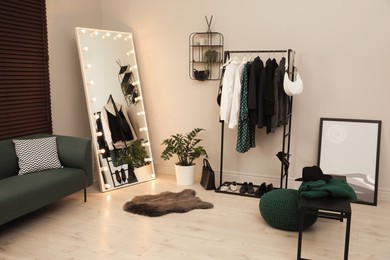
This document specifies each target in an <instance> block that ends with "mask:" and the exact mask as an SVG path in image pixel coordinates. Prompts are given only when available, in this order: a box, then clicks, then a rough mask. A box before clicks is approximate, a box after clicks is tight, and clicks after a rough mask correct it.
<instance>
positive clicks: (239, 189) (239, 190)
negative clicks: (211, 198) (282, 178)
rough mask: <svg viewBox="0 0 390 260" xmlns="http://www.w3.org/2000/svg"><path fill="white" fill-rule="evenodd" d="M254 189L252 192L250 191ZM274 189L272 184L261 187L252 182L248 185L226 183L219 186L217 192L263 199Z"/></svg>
mask: <svg viewBox="0 0 390 260" xmlns="http://www.w3.org/2000/svg"><path fill="white" fill-rule="evenodd" d="M251 189H252V192H251V191H250V190H251ZM273 189H274V186H273V184H272V183H269V184H268V185H267V184H266V183H265V182H263V183H262V184H261V185H255V184H253V183H251V182H249V183H247V182H244V183H237V182H235V181H233V182H228V181H226V182H224V183H223V184H222V185H221V186H219V187H218V188H217V189H216V190H215V192H218V193H224V194H230V195H238V196H245V197H251V198H258V199H259V198H261V197H262V196H263V195H264V194H265V193H267V192H269V191H271V190H273Z"/></svg>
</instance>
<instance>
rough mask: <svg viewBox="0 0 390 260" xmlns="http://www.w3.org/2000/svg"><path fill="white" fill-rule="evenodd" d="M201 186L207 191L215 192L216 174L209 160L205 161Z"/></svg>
mask: <svg viewBox="0 0 390 260" xmlns="http://www.w3.org/2000/svg"><path fill="white" fill-rule="evenodd" d="M200 184H201V185H202V186H203V188H204V189H205V190H215V174H214V171H213V169H212V168H211V166H210V163H209V161H208V160H207V159H203V167H202V178H201V179H200Z"/></svg>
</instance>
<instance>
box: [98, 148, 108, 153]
mask: <svg viewBox="0 0 390 260" xmlns="http://www.w3.org/2000/svg"><path fill="white" fill-rule="evenodd" d="M98 152H99V153H100V154H102V153H105V152H106V150H105V149H100V150H98Z"/></svg>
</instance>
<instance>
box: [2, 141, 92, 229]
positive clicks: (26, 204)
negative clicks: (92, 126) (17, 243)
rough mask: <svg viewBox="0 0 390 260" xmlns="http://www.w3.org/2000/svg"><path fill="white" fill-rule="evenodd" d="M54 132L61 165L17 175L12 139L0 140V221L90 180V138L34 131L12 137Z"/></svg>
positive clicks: (52, 200)
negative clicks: (33, 132) (34, 132)
mask: <svg viewBox="0 0 390 260" xmlns="http://www.w3.org/2000/svg"><path fill="white" fill-rule="evenodd" d="M51 136H56V142H57V151H58V158H59V160H60V162H61V165H62V166H63V167H62V168H58V169H49V170H43V171H38V172H32V173H29V174H25V175H18V173H19V161H18V157H17V154H16V151H15V145H14V143H13V140H12V139H6V140H2V141H0V225H2V224H4V223H6V222H9V221H10V220H13V219H15V218H18V217H20V216H22V215H25V214H27V213H29V212H32V211H35V210H37V209H39V208H41V207H43V206H45V205H48V204H50V203H52V202H55V201H57V200H59V199H61V198H63V197H66V196H68V195H71V194H73V193H75V192H78V191H81V190H84V201H85V202H86V199H87V197H86V188H87V187H88V186H90V185H92V183H93V173H92V147H91V140H89V139H85V138H79V137H70V136H59V135H47V134H38V135H30V136H25V137H20V138H15V139H36V138H44V137H51Z"/></svg>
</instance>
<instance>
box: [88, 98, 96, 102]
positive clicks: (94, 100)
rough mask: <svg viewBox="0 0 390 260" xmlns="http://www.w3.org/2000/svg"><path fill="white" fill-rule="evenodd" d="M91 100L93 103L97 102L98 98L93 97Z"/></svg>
mask: <svg viewBox="0 0 390 260" xmlns="http://www.w3.org/2000/svg"><path fill="white" fill-rule="evenodd" d="M89 101H91V103H95V102H96V101H97V98H95V97H93V98H91V99H90V100H89Z"/></svg>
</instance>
